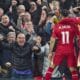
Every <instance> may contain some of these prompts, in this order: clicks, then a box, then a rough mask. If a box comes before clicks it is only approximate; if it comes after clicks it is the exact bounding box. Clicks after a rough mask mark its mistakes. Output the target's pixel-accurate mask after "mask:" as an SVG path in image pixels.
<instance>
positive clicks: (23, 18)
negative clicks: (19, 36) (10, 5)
mask: <svg viewBox="0 0 80 80" xmlns="http://www.w3.org/2000/svg"><path fill="white" fill-rule="evenodd" d="M29 21H31V15H30V13H29V12H25V13H21V14H20V15H19V17H18V20H17V28H19V29H20V30H21V29H25V26H26V23H27V22H29Z"/></svg>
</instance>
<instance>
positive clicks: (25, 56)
mask: <svg viewBox="0 0 80 80" xmlns="http://www.w3.org/2000/svg"><path fill="white" fill-rule="evenodd" d="M1 46H3V48H8V49H10V50H11V51H12V66H13V68H15V69H17V70H31V69H32V50H31V46H30V45H29V44H28V43H26V44H25V45H24V46H23V47H20V46H19V45H18V44H17V43H14V44H11V45H9V44H6V43H3V42H2V44H1Z"/></svg>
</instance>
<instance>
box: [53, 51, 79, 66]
mask: <svg viewBox="0 0 80 80" xmlns="http://www.w3.org/2000/svg"><path fill="white" fill-rule="evenodd" d="M64 59H66V62H67V65H68V67H76V66H77V58H76V56H75V54H74V52H72V53H61V52H60V53H59V52H58V53H55V55H54V57H53V63H54V64H55V65H60V64H61V63H62V62H63V60H64Z"/></svg>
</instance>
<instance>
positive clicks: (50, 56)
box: [48, 53, 52, 61]
mask: <svg viewBox="0 0 80 80" xmlns="http://www.w3.org/2000/svg"><path fill="white" fill-rule="evenodd" d="M48 59H49V60H50V61H51V60H52V53H49V55H48Z"/></svg>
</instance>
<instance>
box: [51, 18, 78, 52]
mask: <svg viewBox="0 0 80 80" xmlns="http://www.w3.org/2000/svg"><path fill="white" fill-rule="evenodd" d="M77 35H79V31H78V27H77V25H76V20H75V19H72V18H65V19H63V20H61V21H60V22H59V23H58V24H57V25H55V26H54V29H53V33H52V37H55V38H57V39H58V43H57V47H56V50H57V51H59V52H61V53H71V52H73V51H74V38H75V36H77Z"/></svg>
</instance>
